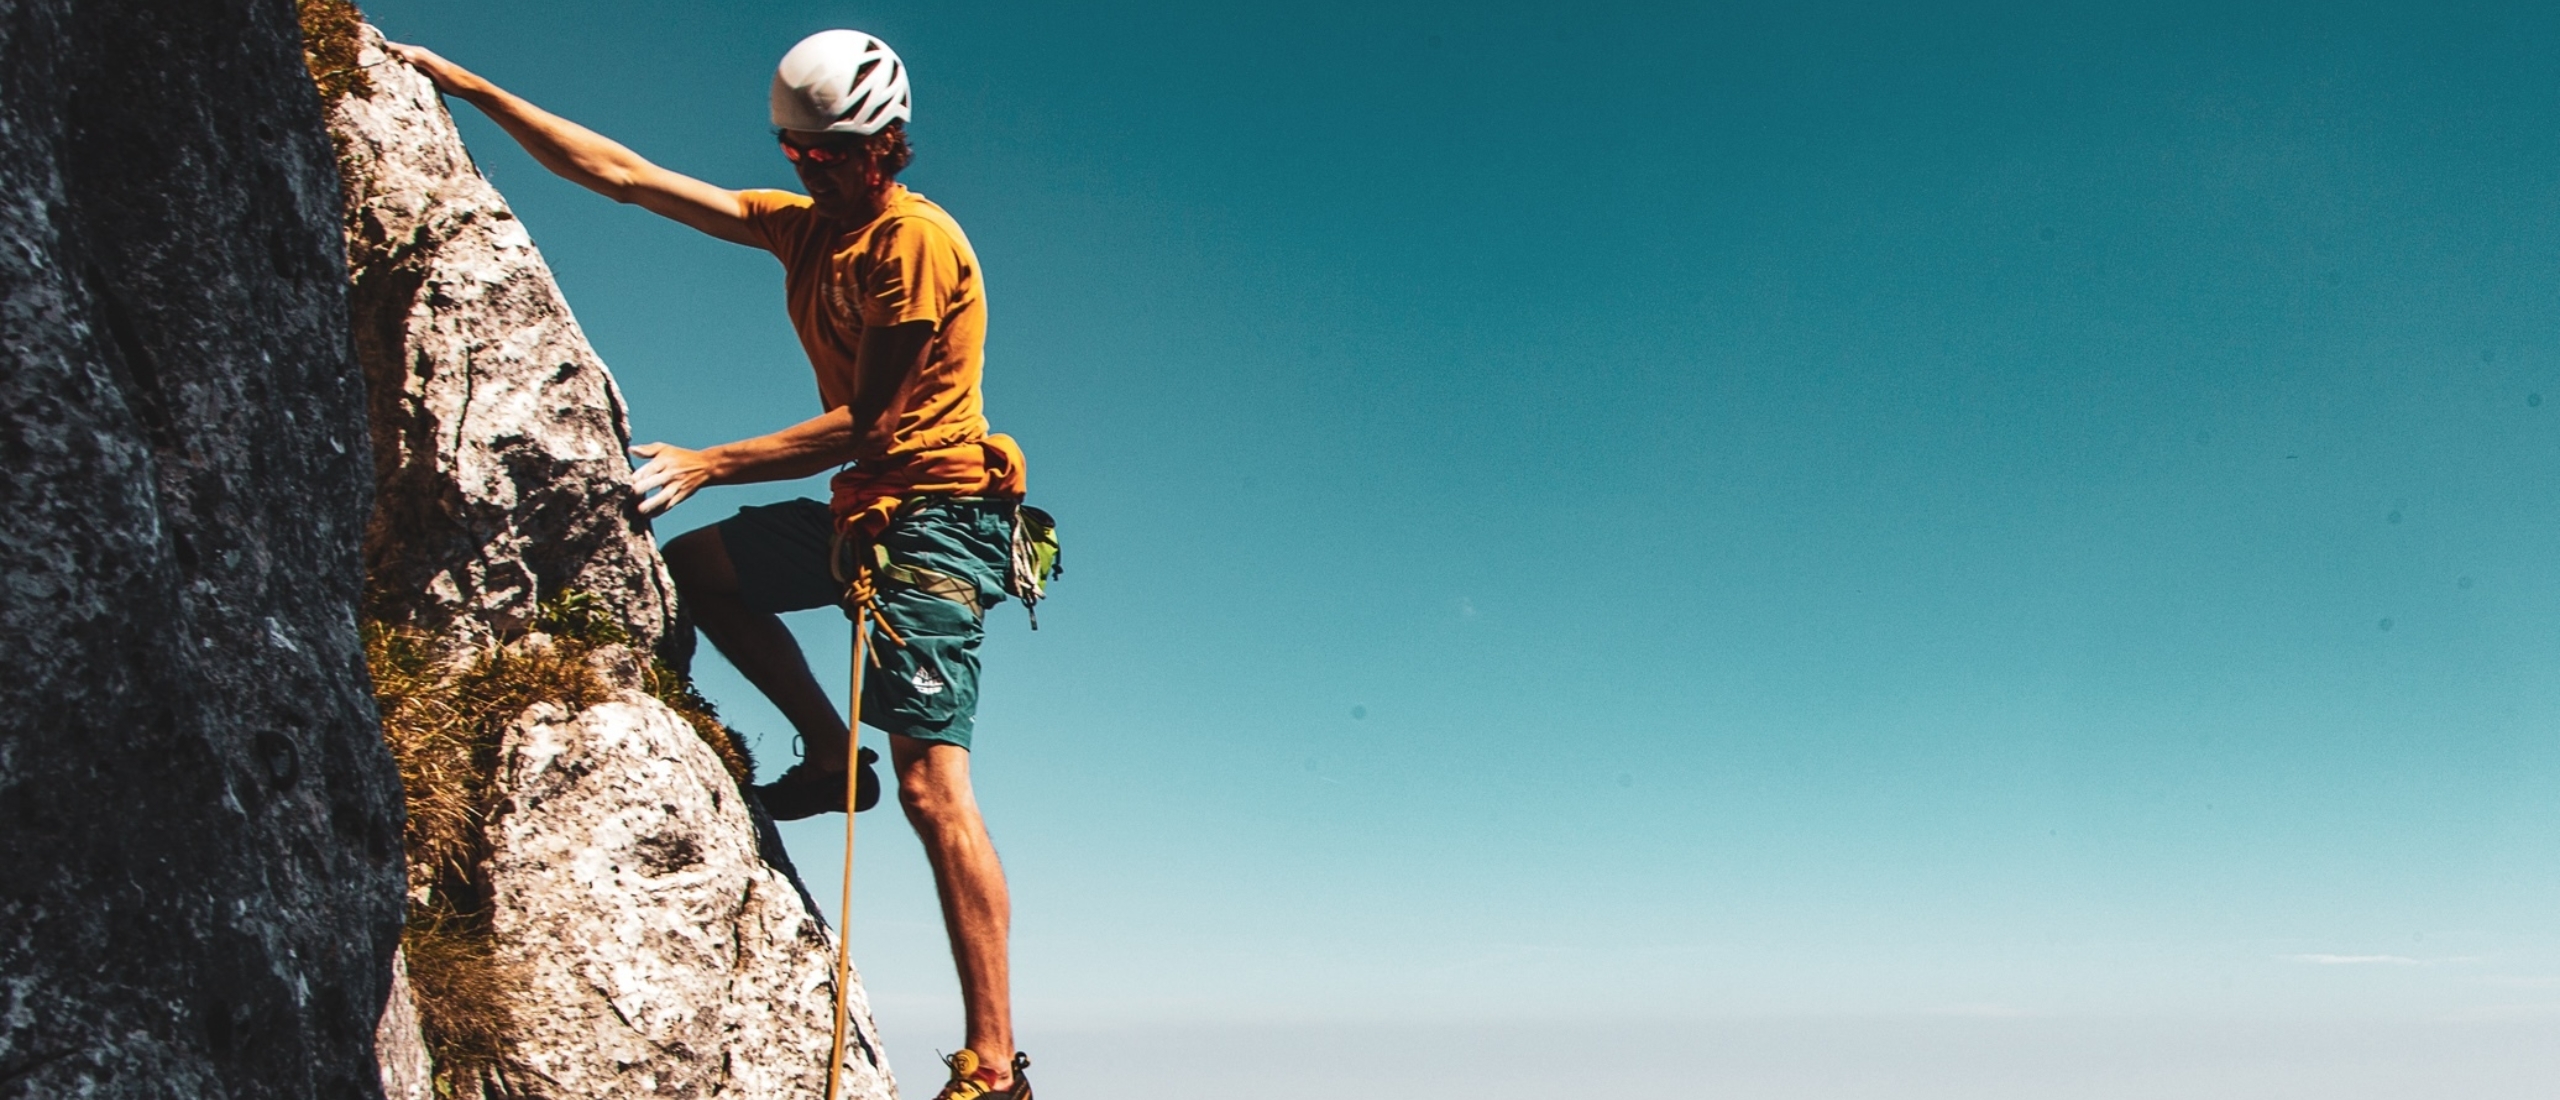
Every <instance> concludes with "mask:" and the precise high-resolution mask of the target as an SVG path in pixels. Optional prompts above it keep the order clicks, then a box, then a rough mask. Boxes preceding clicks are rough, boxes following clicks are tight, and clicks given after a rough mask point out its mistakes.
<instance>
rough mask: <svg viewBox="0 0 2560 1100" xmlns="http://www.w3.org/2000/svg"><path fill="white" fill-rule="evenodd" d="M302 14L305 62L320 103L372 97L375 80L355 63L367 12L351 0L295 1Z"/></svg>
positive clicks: (303, 62) (303, 61)
mask: <svg viewBox="0 0 2560 1100" xmlns="http://www.w3.org/2000/svg"><path fill="white" fill-rule="evenodd" d="M296 6H297V7H298V8H300V9H301V10H300V12H299V14H300V15H301V17H302V64H303V67H304V68H307V69H309V70H311V83H312V84H313V85H314V86H315V87H317V88H319V89H320V102H322V103H324V104H326V103H335V102H337V101H338V100H339V99H341V98H343V97H345V96H348V95H357V96H364V97H366V98H371V97H372V95H373V81H372V80H371V79H370V78H368V77H367V76H366V75H365V71H364V66H362V65H360V64H358V63H357V62H356V47H357V44H358V43H359V42H361V41H362V40H363V39H362V31H363V27H364V13H363V12H360V11H357V10H356V6H355V5H354V4H352V3H349V2H348V0H296Z"/></svg>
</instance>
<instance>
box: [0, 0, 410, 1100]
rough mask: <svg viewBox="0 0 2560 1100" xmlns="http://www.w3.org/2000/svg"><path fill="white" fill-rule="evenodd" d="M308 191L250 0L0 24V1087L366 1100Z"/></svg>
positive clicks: (366, 723)
mask: <svg viewBox="0 0 2560 1100" xmlns="http://www.w3.org/2000/svg"><path fill="white" fill-rule="evenodd" d="M139 89H148V94H138V92H137V90H139ZM337 202H338V192H337V183H336V180H335V178H334V175H333V173H332V171H331V169H330V145H329V141H328V138H327V135H326V134H325V133H324V131H323V130H322V127H321V116H320V105H319V101H318V99H317V97H316V96H315V95H314V94H313V93H312V89H311V84H310V81H309V78H308V77H307V76H306V75H305V73H304V70H303V66H302V60H301V56H300V51H299V38H298V35H297V34H296V32H295V19H294V11H293V8H292V7H291V5H290V4H288V3H286V2H285V0H164V2H157V3H146V2H131V0H129V2H112V0H12V2H10V3H8V4H6V5H5V6H0V469H5V470H6V476H4V477H0V516H5V517H6V519H5V521H4V522H0V669H5V675H0V1097H57V1096H58V1097H72V1096H83V1097H137V1098H138V1097H172V1098H176V1097H202V1096H223V1097H241V1098H246V1097H277V1098H286V1097H291V1098H303V1097H360V1096H371V1095H374V1094H375V1089H376V1087H377V1085H376V1077H375V1072H376V1070H375V1060H374V1053H373V1037H374V1019H375V1012H376V1009H377V1008H378V1007H379V1006H380V1005H381V1004H382V1003H383V996H384V989H385V985H386V983H387V982H388V980H389V977H390V968H389V963H390V959H391V955H392V950H393V948H394V946H395V944H396V943H397V940H398V935H399V929H400V919H401V918H400V913H401V902H400V891H401V878H402V871H401V852H400V801H399V790H398V787H397V780H396V778H395V775H394V772H393V770H392V766H391V761H390V758H389V757H388V755H387V754H386V753H385V751H384V749H383V745H382V740H381V733H380V728H379V726H378V725H377V723H376V721H375V717H374V709H373V702H372V698H371V695H370V692H369V690H368V687H367V681H366V677H365V670H364V664H363V653H362V648H361V645H360V642H359V639H358V636H357V629H356V621H355V617H354V610H355V606H356V600H357V598H358V594H359V589H360V584H361V577H362V574H361V563H360V559H359V556H358V544H359V539H360V537H361V534H362V531H363V524H364V520H365V516H366V514H367V512H368V509H369V502H368V497H369V491H370V485H371V483H372V477H371V472H370V470H369V469H368V468H367V464H366V462H365V454H366V450H365V407H364V401H365V396H364V390H363V384H362V380H361V378H360V376H359V375H358V373H357V369H356V365H355V362H354V359H353V357H352V355H351V352H350V348H349V346H348V340H347V333H346V322H345V317H346V308H347V292H346V271H345V268H344V267H343V266H342V262H341V258H340V252H339V247H338V241H337V239H336V234H335V233H333V232H332V231H331V230H332V227H333V226H334V224H335V218H334V216H333V215H334V213H335V210H336V207H337Z"/></svg>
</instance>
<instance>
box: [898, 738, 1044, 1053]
mask: <svg viewBox="0 0 2560 1100" xmlns="http://www.w3.org/2000/svg"><path fill="white" fill-rule="evenodd" d="M889 757H890V759H891V760H892V761H893V762H895V763H896V765H897V768H898V805H899V806H900V807H902V808H904V809H905V810H906V811H907V822H908V824H911V825H914V826H915V829H916V836H917V838H918V839H921V840H923V841H924V855H925V859H926V860H927V861H929V862H931V863H932V864H933V885H934V890H935V892H936V893H939V894H940V895H941V896H942V923H943V927H945V928H946V929H948V930H949V931H950V933H951V960H952V961H953V962H954V963H956V964H958V965H959V968H960V1004H961V1007H962V1010H963V1011H964V1012H965V1013H966V1014H967V1015H968V1018H969V1030H968V1046H969V1049H970V1050H973V1051H976V1052H977V1054H978V1060H979V1062H980V1064H982V1065H986V1066H989V1067H994V1068H996V1069H998V1070H1000V1071H1001V1073H1002V1077H1001V1078H999V1079H998V1080H997V1082H996V1085H995V1087H996V1088H997V1089H999V1090H1002V1089H1008V1088H1011V1087H1013V991H1012V978H1011V977H1010V975H1009V973H1008V969H1007V963H1006V955H1005V940H1006V938H1007V936H1008V934H1009V933H1010V931H1011V929H1012V925H1013V900H1012V897H1011V896H1010V895H1009V894H1007V893H1006V891H1005V886H1004V865H1003V864H1001V863H999V862H997V860H996V846H995V842H994V841H993V840H990V839H988V838H987V825H986V822H985V821H984V820H982V819H980V818H979V816H978V796H977V794H976V793H975V792H974V791H972V790H971V789H970V786H969V750H967V749H964V748H961V747H960V746H958V745H946V744H942V743H941V742H938V741H924V740H919V739H917V738H913V737H908V736H905V735H902V734H891V735H890V736H889Z"/></svg>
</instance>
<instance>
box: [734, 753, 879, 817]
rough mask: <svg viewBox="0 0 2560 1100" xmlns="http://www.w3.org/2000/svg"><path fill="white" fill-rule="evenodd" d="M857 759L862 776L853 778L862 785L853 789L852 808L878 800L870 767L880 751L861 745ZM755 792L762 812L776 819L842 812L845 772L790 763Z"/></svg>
mask: <svg viewBox="0 0 2560 1100" xmlns="http://www.w3.org/2000/svg"><path fill="white" fill-rule="evenodd" d="M857 759H858V760H859V761H860V763H861V767H862V777H861V778H860V779H857V780H855V782H857V783H859V784H861V789H860V790H858V791H856V792H854V796H853V808H854V810H855V811H856V812H860V811H863V810H868V809H870V808H871V807H873V806H876V805H879V804H880V776H879V774H878V773H876V772H874V771H872V770H871V764H872V762H873V761H876V760H878V759H880V754H879V753H876V752H873V751H871V750H870V749H864V750H862V755H861V756H860V757H858V758H857ZM755 792H756V801H758V802H761V803H764V812H766V813H768V814H772V815H773V819H774V820H775V821H798V820H800V819H801V818H804V817H816V816H818V815H819V814H840V813H843V812H844V773H843V772H822V771H819V770H818V769H816V768H813V767H810V766H809V762H808V761H806V760H803V761H801V762H799V763H797V764H793V765H792V766H791V770H790V771H787V772H784V773H782V774H781V775H779V776H776V777H774V780H773V782H771V783H767V784H765V785H763V786H761V787H757V788H755Z"/></svg>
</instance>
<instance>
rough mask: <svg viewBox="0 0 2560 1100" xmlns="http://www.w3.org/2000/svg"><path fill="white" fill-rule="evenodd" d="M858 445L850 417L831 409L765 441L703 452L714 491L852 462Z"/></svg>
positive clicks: (744, 441) (759, 439) (742, 442)
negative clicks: (718, 487) (728, 486)
mask: <svg viewBox="0 0 2560 1100" xmlns="http://www.w3.org/2000/svg"><path fill="white" fill-rule="evenodd" d="M860 442H861V441H860V439H859V438H858V437H856V436H855V434H854V431H853V413H852V411H851V410H848V409H834V410H831V411H829V412H827V413H826V414H824V415H822V416H818V417H815V418H812V419H809V420H804V421H801V422H800V423H798V424H794V425H792V426H790V427H788V428H784V429H782V430H781V431H778V432H775V433H773V434H771V435H760V436H757V437H755V438H754V439H741V440H739V441H737V442H735V443H723V444H721V445H719V446H717V447H713V448H711V449H709V450H707V451H704V452H703V456H704V458H705V459H706V460H707V461H708V463H709V465H710V468H711V482H712V484H715V485H746V484H752V483H754V482H759V481H790V480H793V479H795V478H803V477H807V476H809V475H811V474H815V473H821V472H824V471H826V470H829V469H833V468H834V467H837V466H842V465H844V464H845V463H847V462H851V461H853V457H854V452H855V451H856V449H857V447H858V444H859V443H860Z"/></svg>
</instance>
